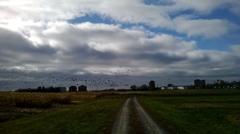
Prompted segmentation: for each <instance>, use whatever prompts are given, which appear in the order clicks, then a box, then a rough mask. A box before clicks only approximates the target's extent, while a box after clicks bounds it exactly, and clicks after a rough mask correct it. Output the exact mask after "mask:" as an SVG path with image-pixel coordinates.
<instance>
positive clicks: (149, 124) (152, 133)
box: [133, 97, 166, 134]
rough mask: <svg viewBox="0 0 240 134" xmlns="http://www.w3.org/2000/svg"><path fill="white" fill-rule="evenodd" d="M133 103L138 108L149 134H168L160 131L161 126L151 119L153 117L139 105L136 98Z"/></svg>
mask: <svg viewBox="0 0 240 134" xmlns="http://www.w3.org/2000/svg"><path fill="white" fill-rule="evenodd" d="M133 102H134V104H135V106H136V109H137V113H138V115H139V118H140V120H141V121H142V124H143V126H144V129H145V133H147V134H166V132H165V131H164V130H163V129H160V128H159V126H158V125H157V124H156V123H155V122H154V121H153V120H152V119H151V117H150V116H149V115H148V114H147V113H146V111H145V110H144V109H143V108H142V106H141V105H140V104H139V102H138V100H137V98H136V97H134V99H133Z"/></svg>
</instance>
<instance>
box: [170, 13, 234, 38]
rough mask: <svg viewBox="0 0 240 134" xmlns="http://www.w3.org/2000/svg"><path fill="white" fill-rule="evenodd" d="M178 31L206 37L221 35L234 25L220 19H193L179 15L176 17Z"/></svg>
mask: <svg viewBox="0 0 240 134" xmlns="http://www.w3.org/2000/svg"><path fill="white" fill-rule="evenodd" d="M174 23H175V26H176V31H177V32H179V33H185V34H187V35H188V36H200V37H206V38H214V37H220V36H222V35H224V34H226V33H228V32H229V31H230V30H231V29H232V28H233V27H234V25H233V24H231V23H230V22H228V21H225V20H220V19H210V20H207V19H191V18H187V17H177V18H175V19H174Z"/></svg>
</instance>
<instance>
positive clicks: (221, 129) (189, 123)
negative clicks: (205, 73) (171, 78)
mask: <svg viewBox="0 0 240 134" xmlns="http://www.w3.org/2000/svg"><path fill="white" fill-rule="evenodd" d="M140 101H141V103H142V105H143V106H144V108H145V109H146V110H147V111H148V112H149V113H150V114H151V115H152V117H153V118H154V119H155V120H156V121H157V122H158V123H159V124H160V125H161V126H163V127H164V128H166V129H168V130H169V131H170V132H172V133H179V134H239V133H240V95H226V96H224V95H220V96H219V95H212V96H209V95H208V96H182V97H181V96H170V97H169V96H168V97H167V96H154V97H153V96H148V97H146V96H145V97H143V96H142V97H141V98H140Z"/></svg>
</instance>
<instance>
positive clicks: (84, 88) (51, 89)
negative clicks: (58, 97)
mask: <svg viewBox="0 0 240 134" xmlns="http://www.w3.org/2000/svg"><path fill="white" fill-rule="evenodd" d="M67 91H69V92H86V91H87V86H85V85H81V86H78V87H77V86H70V87H69V90H67V88H66V87H38V88H27V89H18V90H16V92H53V93H57V92H67Z"/></svg>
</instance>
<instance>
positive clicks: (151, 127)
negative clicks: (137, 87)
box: [112, 97, 167, 134]
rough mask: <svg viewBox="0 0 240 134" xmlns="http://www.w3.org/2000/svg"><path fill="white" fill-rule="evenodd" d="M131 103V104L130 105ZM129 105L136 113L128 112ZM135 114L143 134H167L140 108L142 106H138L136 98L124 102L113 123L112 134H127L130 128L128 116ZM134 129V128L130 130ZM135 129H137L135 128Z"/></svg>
mask: <svg viewBox="0 0 240 134" xmlns="http://www.w3.org/2000/svg"><path fill="white" fill-rule="evenodd" d="M130 102H132V103H130ZM130 104H131V106H132V107H134V108H135V109H136V111H134V112H136V113H131V114H130V112H133V111H130V110H129V107H130ZM132 114H136V115H137V118H139V120H140V122H141V126H143V127H144V133H145V134H167V132H166V131H164V130H163V129H161V128H160V127H159V126H158V125H157V124H156V123H155V122H154V121H153V120H152V118H151V117H150V116H149V115H148V113H147V112H146V111H145V110H144V109H143V108H142V106H141V105H140V104H139V102H138V100H137V98H136V97H133V98H128V99H127V100H126V102H125V103H124V105H123V107H122V109H121V111H120V113H119V115H118V117H117V120H116V122H115V123H114V126H113V129H112V134H129V130H130V128H131V127H133V126H131V124H130V123H129V120H130V119H131V117H130V115H132ZM131 129H134V128H131ZM136 129H137V128H136Z"/></svg>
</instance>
